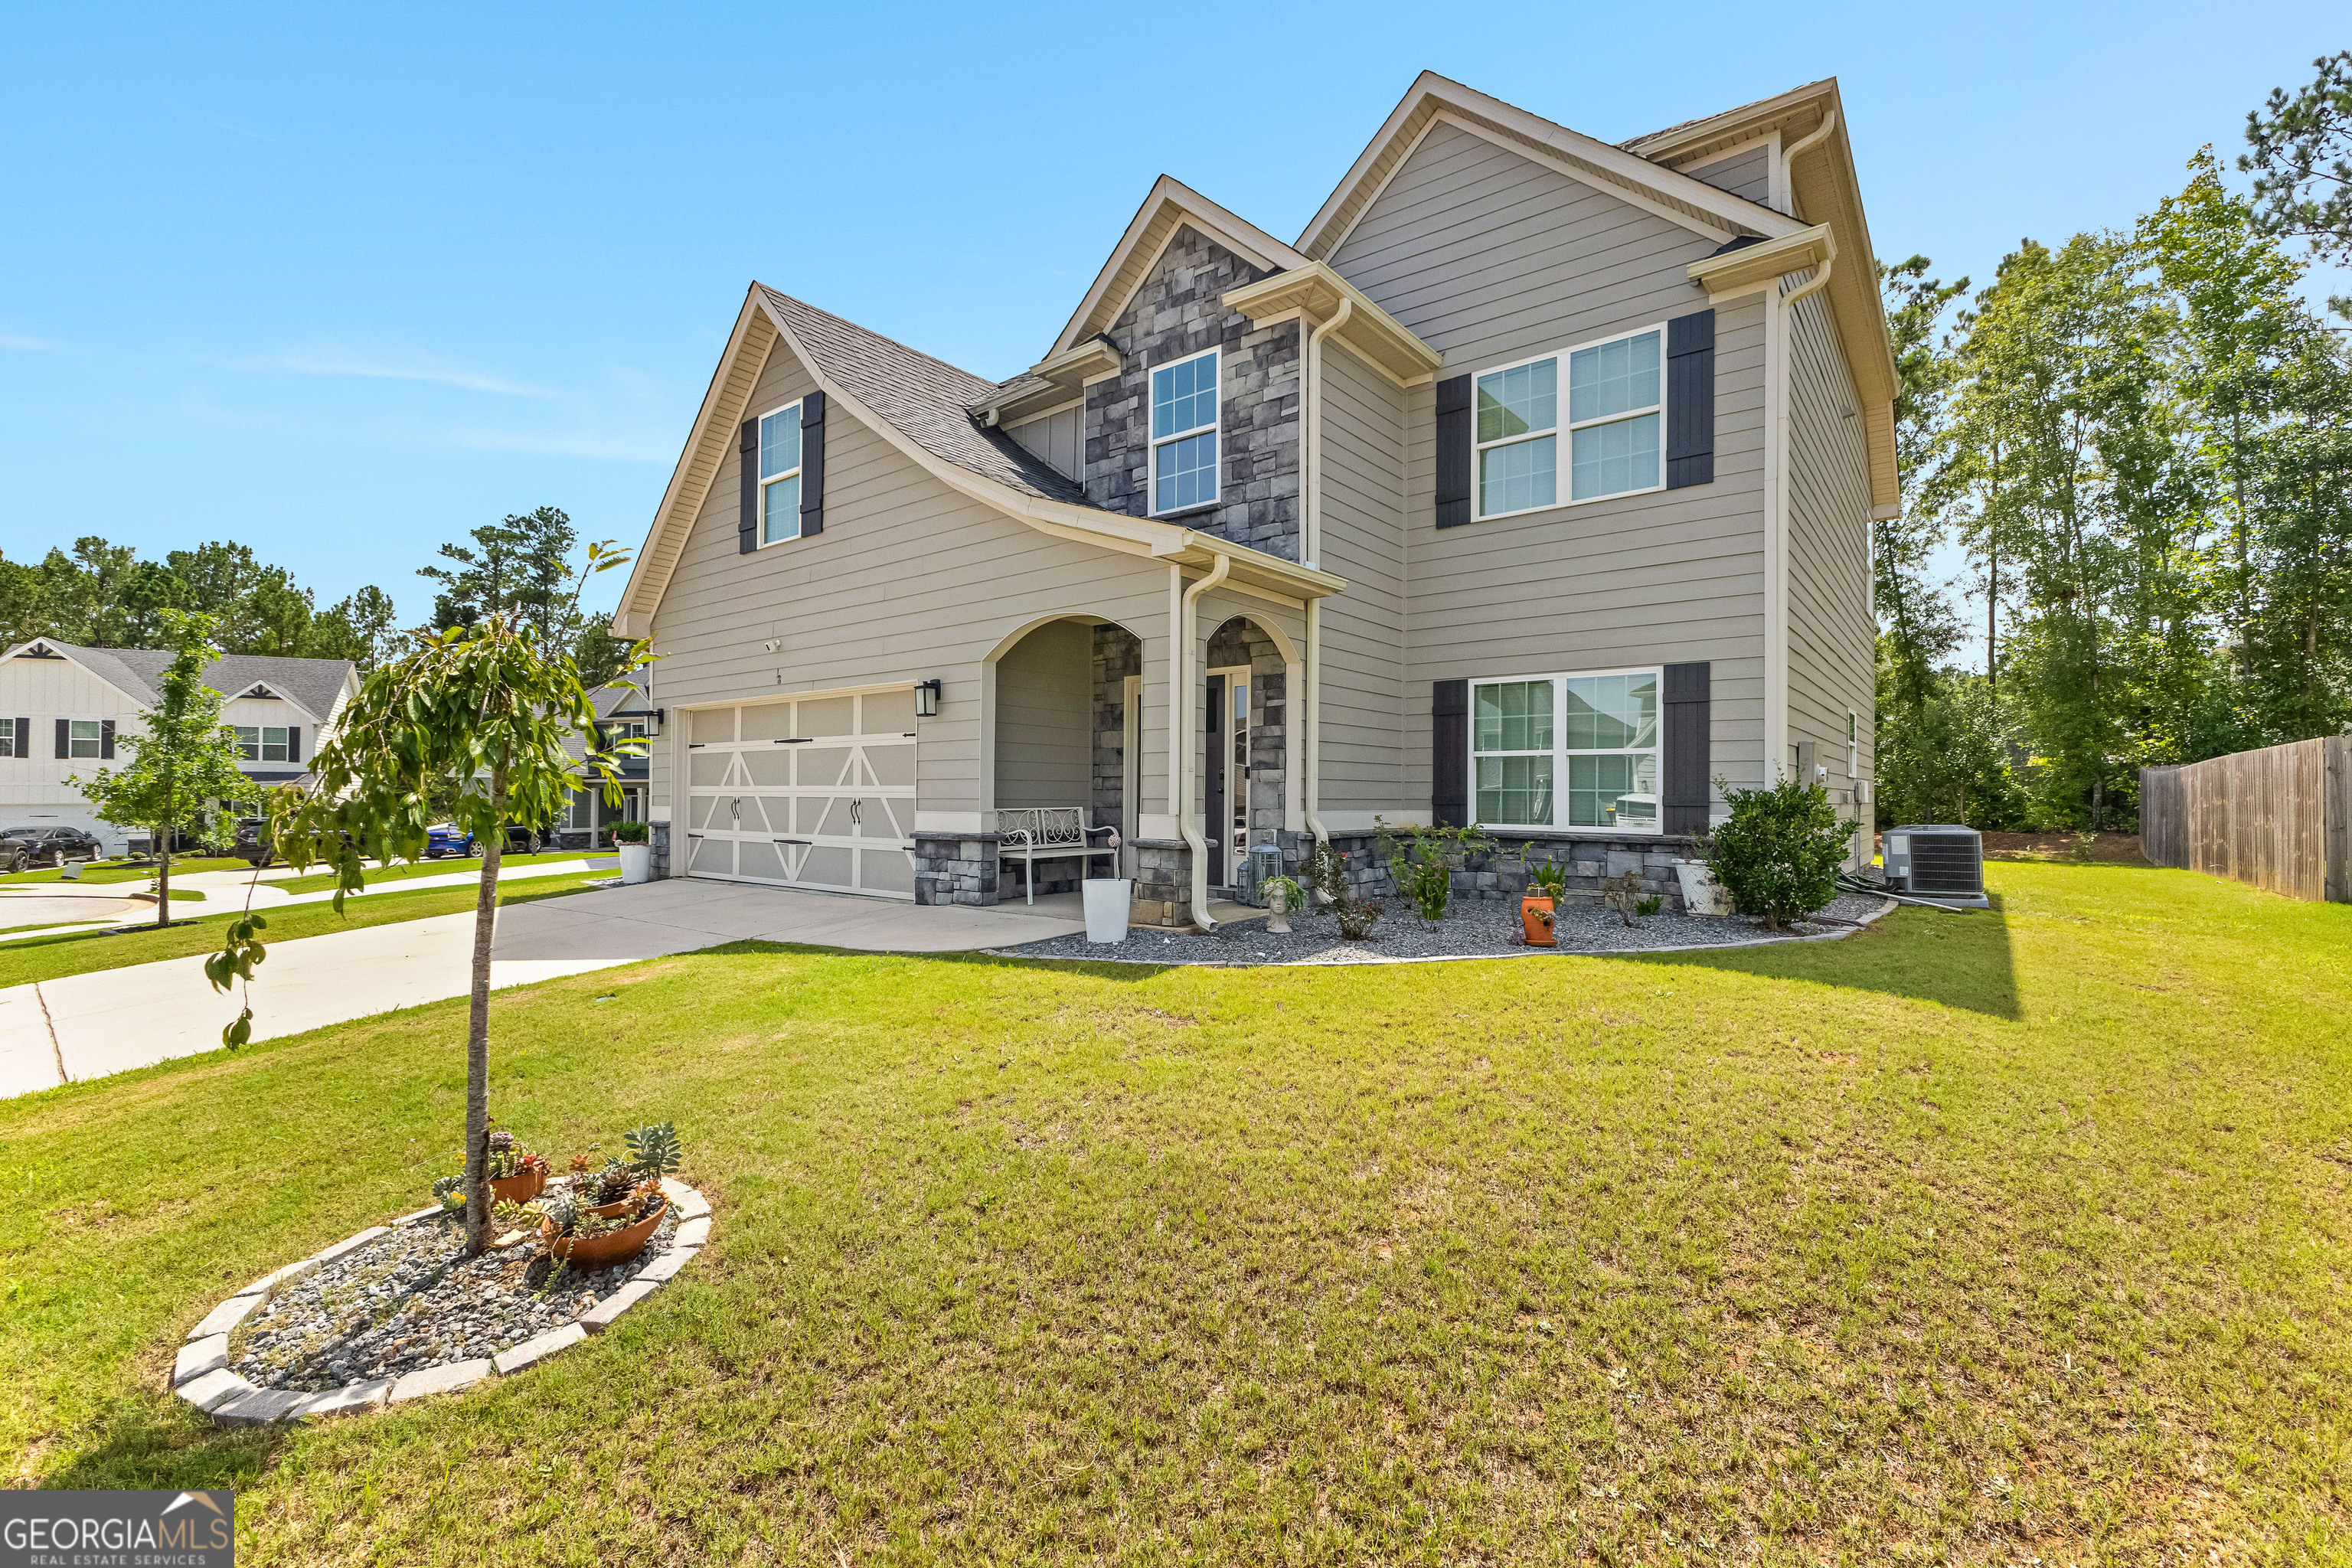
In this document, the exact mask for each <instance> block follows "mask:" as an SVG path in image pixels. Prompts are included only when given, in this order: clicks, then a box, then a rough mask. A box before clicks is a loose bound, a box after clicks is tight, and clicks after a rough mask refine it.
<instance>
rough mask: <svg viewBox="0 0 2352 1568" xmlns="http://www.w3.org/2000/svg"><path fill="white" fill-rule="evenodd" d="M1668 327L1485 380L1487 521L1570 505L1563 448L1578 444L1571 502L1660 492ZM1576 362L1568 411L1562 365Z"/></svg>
mask: <svg viewBox="0 0 2352 1568" xmlns="http://www.w3.org/2000/svg"><path fill="white" fill-rule="evenodd" d="M1664 342H1665V329H1664V328H1663V327H1652V328H1649V329H1647V330H1645V331H1639V332H1633V333H1629V334H1627V335H1626V336H1624V337H1622V338H1612V339H1610V340H1608V341H1607V342H1598V343H1588V344H1586V345H1585V346H1584V347H1582V348H1575V349H1570V350H1569V351H1568V353H1566V354H1564V355H1562V354H1548V355H1546V356H1545V357H1543V358H1541V359H1533V360H1528V361H1527V362H1525V363H1520V364H1513V365H1505V366H1503V367H1501V368H1500V369H1497V370H1491V371H1486V372H1484V373H1482V374H1480V375H1479V376H1478V378H1477V428H1476V432H1475V447H1476V451H1477V479H1478V515H1479V516H1480V517H1507V516H1509V515H1510V514H1512V513H1514V512H1522V511H1537V510H1541V509H1543V508H1545V507H1549V506H1557V505H1559V504H1560V497H1559V457H1560V453H1559V442H1560V437H1561V435H1562V433H1563V432H1565V434H1566V436H1567V438H1568V468H1569V483H1568V500H1570V502H1574V501H1584V500H1600V499H1601V497H1603V496H1615V495H1630V494H1635V493H1638V492H1640V491H1643V490H1654V489H1660V488H1662V487H1663V486H1664V482H1665V480H1664V468H1662V466H1661V465H1660V462H1659V456H1660V450H1659V449H1660V447H1661V446H1662V445H1663V441H1664V426H1665V414H1664V405H1663V403H1662V398H1663V395H1664V386H1665V374H1664ZM1563 358H1564V359H1566V360H1567V361H1568V409H1567V415H1568V417H1567V420H1566V421H1565V423H1564V424H1563V422H1562V420H1561V418H1560V413H1561V410H1560V406H1559V368H1560V361H1561V360H1562V359H1563Z"/></svg>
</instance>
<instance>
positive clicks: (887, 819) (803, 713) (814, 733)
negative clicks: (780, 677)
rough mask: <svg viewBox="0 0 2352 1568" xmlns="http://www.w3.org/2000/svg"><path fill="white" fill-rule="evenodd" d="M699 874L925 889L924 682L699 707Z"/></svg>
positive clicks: (847, 888)
mask: <svg viewBox="0 0 2352 1568" xmlns="http://www.w3.org/2000/svg"><path fill="white" fill-rule="evenodd" d="M687 721H688V722H687V752H686V756H687V764H686V767H687V795H688V821H687V838H688V844H689V846H690V847H689V851H688V855H689V858H688V861H687V872H688V875H689V876H695V877H712V878H718V879H723V880H726V881H730V882H763V883H770V884H773V885H775V886H778V887H785V888H818V889H824V890H825V891H827V892H835V893H866V894H869V895H871V896H872V897H875V898H878V899H912V898H913V897H914V896H915V856H914V850H915V838H914V832H915V694H914V692H913V691H912V690H910V689H903V688H901V689H894V690H888V691H866V692H858V693H855V694H853V695H851V696H847V697H803V698H796V699H793V700H788V701H778V702H747V703H744V704H742V705H741V706H740V707H735V708H703V709H698V710H695V711H693V712H692V713H689V714H688V715H687Z"/></svg>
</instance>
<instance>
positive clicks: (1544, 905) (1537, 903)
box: [1519, 893, 1559, 947]
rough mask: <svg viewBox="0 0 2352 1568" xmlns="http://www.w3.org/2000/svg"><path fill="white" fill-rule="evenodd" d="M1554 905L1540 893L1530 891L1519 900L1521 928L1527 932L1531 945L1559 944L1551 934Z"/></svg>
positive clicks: (1547, 945)
mask: <svg viewBox="0 0 2352 1568" xmlns="http://www.w3.org/2000/svg"><path fill="white" fill-rule="evenodd" d="M1551 917H1552V905H1551V900H1549V899H1547V898H1545V897H1544V896H1543V895H1542V894H1540V893H1529V894H1528V895H1527V896H1526V897H1525V898H1522V899H1521V900H1519V929H1520V931H1523V932H1525V933H1526V935H1527V939H1528V946H1529V947H1554V946H1557V945H1559V944H1558V943H1556V942H1553V941H1552V935H1551Z"/></svg>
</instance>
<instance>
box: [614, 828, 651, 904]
mask: <svg viewBox="0 0 2352 1568" xmlns="http://www.w3.org/2000/svg"><path fill="white" fill-rule="evenodd" d="M613 847H614V848H615V849H617V850H619V851H620V855H621V886H623V887H625V888H634V887H635V886H636V885H637V884H638V883H639V882H642V881H645V880H646V879H648V878H650V877H651V876H652V875H653V869H654V847H653V845H652V844H650V843H648V842H647V841H646V825H645V824H644V823H642V822H616V823H614V824H613Z"/></svg>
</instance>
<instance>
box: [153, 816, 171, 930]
mask: <svg viewBox="0 0 2352 1568" xmlns="http://www.w3.org/2000/svg"><path fill="white" fill-rule="evenodd" d="M171 923H172V830H171V829H170V828H168V827H159V828H157V829H155V929H156V930H158V931H161V930H162V929H163V927H165V926H167V925H170V924H171Z"/></svg>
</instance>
